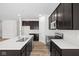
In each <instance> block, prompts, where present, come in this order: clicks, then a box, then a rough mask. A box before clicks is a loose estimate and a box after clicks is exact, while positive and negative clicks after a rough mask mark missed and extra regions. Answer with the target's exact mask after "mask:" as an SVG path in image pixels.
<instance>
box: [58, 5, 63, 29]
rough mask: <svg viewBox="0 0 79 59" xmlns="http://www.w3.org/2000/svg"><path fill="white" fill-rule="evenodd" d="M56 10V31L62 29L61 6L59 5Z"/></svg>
mask: <svg viewBox="0 0 79 59" xmlns="http://www.w3.org/2000/svg"><path fill="white" fill-rule="evenodd" d="M57 9H58V13H57V17H58V18H57V29H63V4H60V5H59V6H58V8H57Z"/></svg>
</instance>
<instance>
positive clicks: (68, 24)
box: [49, 3, 79, 30]
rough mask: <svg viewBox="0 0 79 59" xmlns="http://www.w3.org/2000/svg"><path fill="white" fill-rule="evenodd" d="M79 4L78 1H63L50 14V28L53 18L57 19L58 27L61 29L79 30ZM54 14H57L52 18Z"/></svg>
mask: <svg viewBox="0 0 79 59" xmlns="http://www.w3.org/2000/svg"><path fill="white" fill-rule="evenodd" d="M78 10H79V4H78V3H75V4H74V3H73V4H72V3H61V4H59V6H58V7H57V8H56V9H55V10H54V12H53V13H52V14H51V16H50V18H49V19H50V20H49V24H50V25H49V29H51V28H50V27H51V25H52V24H51V22H50V21H51V20H54V21H56V22H55V23H56V25H55V27H56V29H61V30H72V29H73V30H79V24H78V23H79V20H78V19H79V17H78V15H79V11H78ZM55 11H56V13H55ZM53 14H54V15H53ZM52 16H56V17H54V18H52ZM52 23H54V22H52ZM52 28H54V27H52Z"/></svg>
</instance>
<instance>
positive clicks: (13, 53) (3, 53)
mask: <svg viewBox="0 0 79 59" xmlns="http://www.w3.org/2000/svg"><path fill="white" fill-rule="evenodd" d="M0 56H20V51H19V50H0Z"/></svg>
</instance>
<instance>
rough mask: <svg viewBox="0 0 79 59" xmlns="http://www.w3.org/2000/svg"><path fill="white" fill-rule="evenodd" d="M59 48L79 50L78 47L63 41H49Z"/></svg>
mask: <svg viewBox="0 0 79 59" xmlns="http://www.w3.org/2000/svg"><path fill="white" fill-rule="evenodd" d="M51 40H52V41H53V42H54V43H55V44H56V45H57V46H58V47H59V48H61V49H79V46H78V45H74V44H73V43H69V42H68V41H65V40H64V39H51Z"/></svg>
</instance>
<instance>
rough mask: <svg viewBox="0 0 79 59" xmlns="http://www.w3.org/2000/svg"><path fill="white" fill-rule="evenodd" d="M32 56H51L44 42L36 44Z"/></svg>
mask: <svg viewBox="0 0 79 59" xmlns="http://www.w3.org/2000/svg"><path fill="white" fill-rule="evenodd" d="M31 56H49V52H48V48H47V47H46V45H45V44H44V43H42V42H38V41H36V42H34V43H33V49H32V52H31Z"/></svg>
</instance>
